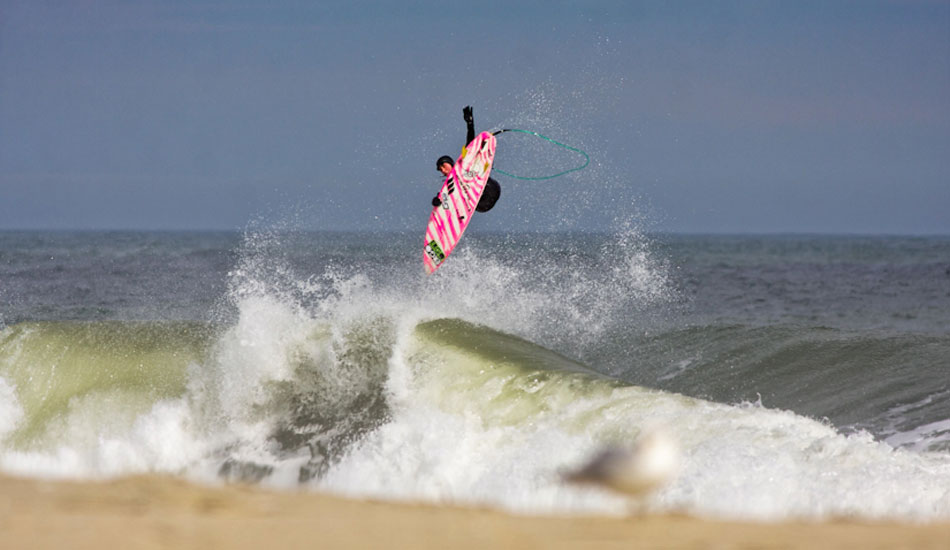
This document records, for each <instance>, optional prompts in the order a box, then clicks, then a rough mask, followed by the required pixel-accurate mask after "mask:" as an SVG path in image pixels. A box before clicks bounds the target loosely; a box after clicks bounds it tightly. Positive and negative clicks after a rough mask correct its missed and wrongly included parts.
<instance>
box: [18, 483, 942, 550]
mask: <svg viewBox="0 0 950 550" xmlns="http://www.w3.org/2000/svg"><path fill="white" fill-rule="evenodd" d="M0 548H3V549H30V548H55V549H57V550H60V549H64V548H70V549H86V548H88V549H93V548H94V549H101V550H105V549H106V548H122V549H139V548H142V549H151V548H175V549H182V548H200V549H215V548H228V549H244V548H248V549H249V548H265V549H269V550H276V549H284V548H321V549H323V548H385V549H389V548H393V549H401V548H413V549H426V548H432V549H436V548H437V549H440V550H441V549H446V548H452V549H467V548H484V549H495V548H517V549H526V548H545V549H548V548H552V549H557V548H717V549H720V548H723V549H724V548H743V549H753V548H782V549H795V548H801V549H806V548H807V549H818V548H820V549H825V548H862V549H874V548H881V549H883V548H889V549H890V548H908V549H930V548H933V549H938V548H939V549H942V550H946V549H948V548H950V522H947V523H941V524H930V525H919V526H918V525H903V524H890V523H883V524H882V523H856V522H851V521H833V522H825V523H781V524H764V523H738V522H718V521H707V520H700V519H694V518H689V517H682V516H646V517H632V518H620V519H618V518H597V517H572V518H563V517H525V516H514V515H511V514H506V513H503V512H498V511H493V510H486V509H466V508H455V507H440V506H433V505H425V504H418V505H417V504H397V503H388V502H377V501H358V500H348V499H343V498H338V497H332V496H325V495H320V494H312V493H277V492H267V491H264V490H260V489H254V488H243V487H225V488H206V487H199V486H194V485H189V484H187V483H186V482H183V481H179V480H173V479H167V478H159V477H138V478H130V479H123V480H118V481H112V482H105V483H71V482H46V481H36V480H24V479H13V478H0Z"/></svg>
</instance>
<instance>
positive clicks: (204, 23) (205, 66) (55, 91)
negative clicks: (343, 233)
mask: <svg viewBox="0 0 950 550" xmlns="http://www.w3.org/2000/svg"><path fill="white" fill-rule="evenodd" d="M466 104H472V105H474V107H475V122H476V125H477V126H478V127H479V129H493V128H500V127H518V128H525V129H530V130H536V131H540V132H542V133H544V134H547V135H550V136H551V137H553V138H555V139H558V140H561V141H564V142H566V143H568V144H571V145H574V146H577V147H580V148H582V149H585V150H586V151H587V152H588V153H589V154H590V156H591V158H592V162H591V167H590V168H588V169H587V170H584V171H582V172H578V173H576V174H575V175H572V176H568V177H563V178H559V179H557V180H551V181H548V182H522V181H515V180H512V179H510V178H504V177H499V178H498V179H499V181H500V182H501V184H502V188H503V192H502V197H501V200H500V201H499V203H498V205H497V206H496V208H495V210H493V211H492V212H491V213H490V214H487V215H484V216H480V217H479V219H478V220H476V221H477V224H473V228H476V229H475V230H478V231H485V230H491V231H506V230H525V229H541V230H559V229H564V230H576V229H604V228H608V227H610V226H611V225H612V224H617V223H635V224H643V225H645V226H647V227H648V228H650V229H653V230H668V231H688V232H707V231H708V232H849V233H950V2H947V1H926V0H916V1H915V0H905V1H898V0H892V1H871V0H868V1H857V2H847V1H837V0H824V1H820V2H807V1H791V2H768V1H748V2H719V1H715V2H707V1H701V2H672V1H670V2H633V1H555V0H544V1H541V0H539V1H530V2H511V1H485V0H480V1H479V2H470V3H469V2H459V1H454V2H444V3H443V2H380V1H376V0H374V1H371V2H364V1H352V0H340V1H322V2H321V1H272V2H249V1H221V0H208V1H202V0H188V1H180V2H177V1H162V2H159V1H148V0H145V1H136V2H132V1H105V0H101V1H100V0H85V1H78V0H77V1H74V2H70V1H63V2H47V1H37V0H24V1H18V0H0V228H6V229H12V228H19V229H32V228H90V229H91V228H99V229H115V228H133V229H136V228H141V229H215V228H221V229H232V228H242V227H245V226H246V225H247V224H248V223H249V222H252V221H255V220H257V221H259V220H263V221H265V222H271V221H275V222H276V221H281V222H283V223H289V224H291V225H293V226H294V227H300V228H315V229H347V230H353V229H356V230H390V229H397V230H414V229H417V230H418V231H420V234H421V233H422V232H423V231H424V226H425V222H426V219H427V217H428V214H429V210H430V206H429V200H430V198H431V197H432V196H433V195H434V194H435V192H436V191H437V189H438V187H439V185H440V183H441V181H440V178H439V177H438V174H437V173H436V171H435V159H436V158H437V157H438V156H440V155H442V154H446V153H448V154H451V155H453V156H454V155H457V154H458V152H459V150H460V148H461V146H462V145H463V143H462V142H463V141H464V134H465V127H464V123H463V121H462V119H461V108H462V106H464V105H466ZM577 160H578V159H577V158H576V156H572V155H571V154H570V153H568V152H564V151H559V150H557V149H555V148H552V147H551V146H544V145H543V144H542V143H541V142H536V141H532V140H531V139H530V138H527V137H525V136H522V135H518V134H515V135H512V134H505V135H503V136H501V137H500V139H499V145H498V158H497V162H496V166H497V167H499V168H503V169H505V170H507V171H509V172H516V173H523V174H525V175H537V174H540V173H544V172H545V171H551V170H554V169H561V168H565V167H569V166H571V165H572V164H573V163H576V162H577Z"/></svg>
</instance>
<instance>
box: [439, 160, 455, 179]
mask: <svg viewBox="0 0 950 550" xmlns="http://www.w3.org/2000/svg"><path fill="white" fill-rule="evenodd" d="M453 166H455V161H454V160H452V157H450V156H448V155H443V156H441V157H439V160H437V161H435V169H436V170H438V171H439V172H442V175H443V176H448V175H449V174H450V173H451V172H452V167H453Z"/></svg>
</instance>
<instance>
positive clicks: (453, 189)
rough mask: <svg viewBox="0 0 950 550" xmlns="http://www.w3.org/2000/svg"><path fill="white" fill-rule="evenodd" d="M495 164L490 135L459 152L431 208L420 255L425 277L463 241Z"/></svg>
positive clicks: (476, 140) (484, 133)
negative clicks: (435, 203) (438, 204)
mask: <svg viewBox="0 0 950 550" xmlns="http://www.w3.org/2000/svg"><path fill="white" fill-rule="evenodd" d="M494 160H495V136H493V135H492V134H491V133H490V132H482V133H481V134H479V135H477V136H475V139H474V140H473V141H472V142H471V143H469V144H468V145H466V146H465V147H463V148H462V154H461V156H459V158H458V159H457V160H456V161H455V166H454V167H453V168H452V173H451V174H449V175H448V176H446V178H445V182H443V184H442V188H441V189H440V190H439V198H440V199H442V205H441V206H436V207H433V208H432V214H431V215H430V216H429V225H428V226H427V227H426V237H425V245H424V248H423V251H422V263H423V265H424V266H425V269H426V273H433V272H434V271H435V270H436V269H439V267H440V266H441V265H442V264H443V263H444V262H445V260H446V258H448V257H449V254H451V253H452V250H454V249H455V245H456V244H458V242H459V240H460V239H461V238H462V234H463V233H464V232H465V228H466V227H468V224H469V222H471V221H472V214H474V213H475V206H477V205H478V199H479V198H481V196H482V191H484V190H485V183H486V182H487V181H488V176H489V175H491V168H492V162H494Z"/></svg>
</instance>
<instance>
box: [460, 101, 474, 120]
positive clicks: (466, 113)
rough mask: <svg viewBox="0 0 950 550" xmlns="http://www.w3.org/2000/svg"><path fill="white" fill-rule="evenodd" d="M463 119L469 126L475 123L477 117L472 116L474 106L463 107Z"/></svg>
mask: <svg viewBox="0 0 950 550" xmlns="http://www.w3.org/2000/svg"><path fill="white" fill-rule="evenodd" d="M462 118H463V119H465V122H467V123H469V124H474V123H475V117H474V116H473V115H472V106H471V105H466V106H465V107H462Z"/></svg>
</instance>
